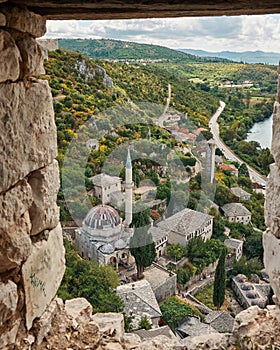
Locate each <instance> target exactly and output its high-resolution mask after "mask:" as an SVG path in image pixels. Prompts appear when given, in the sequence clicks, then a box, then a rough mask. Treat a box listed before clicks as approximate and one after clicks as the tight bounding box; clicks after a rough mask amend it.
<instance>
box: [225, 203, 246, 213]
mask: <svg viewBox="0 0 280 350" xmlns="http://www.w3.org/2000/svg"><path fill="white" fill-rule="evenodd" d="M221 209H222V211H223V213H224V215H225V216H248V215H251V212H250V211H249V210H248V209H247V208H245V207H244V205H242V204H241V203H228V204H225V205H223V206H222V207H221Z"/></svg>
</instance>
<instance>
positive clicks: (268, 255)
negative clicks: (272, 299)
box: [263, 230, 280, 306]
mask: <svg viewBox="0 0 280 350" xmlns="http://www.w3.org/2000/svg"><path fill="white" fill-rule="evenodd" d="M263 248H264V266H265V271H266V273H267V274H268V275H269V283H270V285H271V287H272V289H273V291H274V294H275V295H276V298H277V300H280V264H279V261H280V239H278V238H276V237H275V236H274V235H273V234H272V233H271V232H270V231H269V230H266V232H265V233H264V235H263ZM278 306H280V305H278Z"/></svg>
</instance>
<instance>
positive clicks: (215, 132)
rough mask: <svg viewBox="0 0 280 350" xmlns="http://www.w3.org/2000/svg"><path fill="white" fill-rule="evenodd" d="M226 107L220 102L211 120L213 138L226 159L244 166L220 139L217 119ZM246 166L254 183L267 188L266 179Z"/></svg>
mask: <svg viewBox="0 0 280 350" xmlns="http://www.w3.org/2000/svg"><path fill="white" fill-rule="evenodd" d="M225 105H226V104H225V103H224V102H223V101H220V107H219V108H218V109H217V110H216V112H215V113H214V114H213V116H212V118H211V119H210V121H209V127H210V130H211V132H212V134H213V137H214V140H215V143H216V145H217V147H218V148H220V149H221V150H222V151H223V153H224V155H225V157H226V158H227V159H229V160H233V161H236V162H238V163H239V164H242V163H245V162H244V161H243V160H241V159H240V158H239V157H238V156H237V155H236V154H235V153H233V151H232V150H231V149H230V148H228V147H227V146H226V145H225V144H224V142H223V141H222V140H221V138H220V131H219V124H218V122H217V119H218V117H219V116H220V115H221V113H222V112H223V110H224V108H225ZM245 164H246V163H245ZM246 165H247V168H248V171H249V174H250V178H251V180H252V182H257V183H258V184H260V185H262V186H265V185H266V177H265V176H263V175H261V174H260V173H258V172H257V171H256V170H255V169H254V168H252V167H251V166H250V165H248V164H246Z"/></svg>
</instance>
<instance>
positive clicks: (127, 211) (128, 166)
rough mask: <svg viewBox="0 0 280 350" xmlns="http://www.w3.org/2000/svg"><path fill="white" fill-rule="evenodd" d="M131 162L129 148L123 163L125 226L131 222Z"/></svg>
mask: <svg viewBox="0 0 280 350" xmlns="http://www.w3.org/2000/svg"><path fill="white" fill-rule="evenodd" d="M132 189H133V181H132V164H131V157H130V150H129V149H128V151H127V159H126V164H125V226H126V227H129V225H130V224H131V222H132Z"/></svg>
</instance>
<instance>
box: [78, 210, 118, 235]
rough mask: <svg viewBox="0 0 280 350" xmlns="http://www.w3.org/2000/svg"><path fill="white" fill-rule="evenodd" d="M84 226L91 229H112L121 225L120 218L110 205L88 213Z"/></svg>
mask: <svg viewBox="0 0 280 350" xmlns="http://www.w3.org/2000/svg"><path fill="white" fill-rule="evenodd" d="M84 224H85V225H86V226H88V227H89V228H91V229H98V230H100V229H101V230H102V229H110V228H114V227H116V226H118V225H119V224H120V216H119V213H118V212H117V211H116V210H115V209H114V208H112V207H110V206H109V205H97V206H96V207H93V208H92V209H91V210H90V211H89V212H88V214H87V216H86V217H85V220H84Z"/></svg>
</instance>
